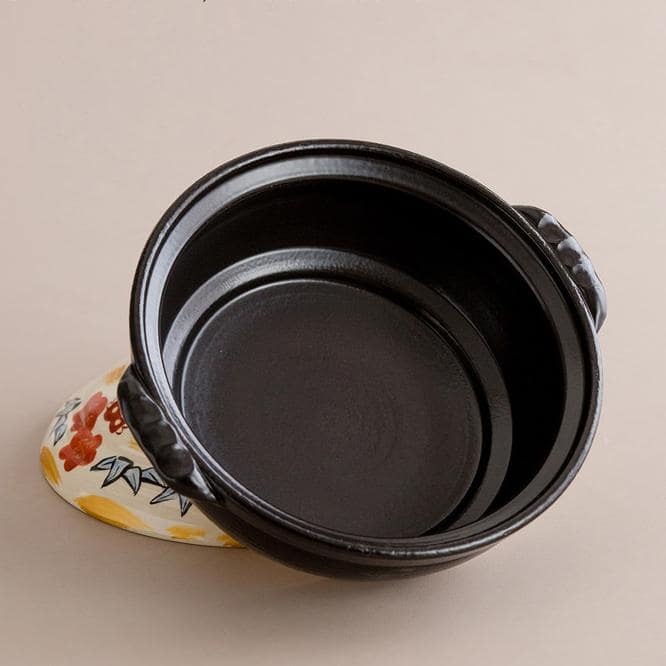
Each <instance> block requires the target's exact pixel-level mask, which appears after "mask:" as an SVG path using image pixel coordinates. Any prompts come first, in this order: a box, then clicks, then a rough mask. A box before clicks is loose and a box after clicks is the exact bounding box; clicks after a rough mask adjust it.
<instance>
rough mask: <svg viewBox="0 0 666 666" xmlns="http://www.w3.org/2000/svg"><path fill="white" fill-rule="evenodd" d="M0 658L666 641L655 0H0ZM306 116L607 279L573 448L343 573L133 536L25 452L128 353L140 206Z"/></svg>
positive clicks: (426, 653) (465, 658)
mask: <svg viewBox="0 0 666 666" xmlns="http://www.w3.org/2000/svg"><path fill="white" fill-rule="evenodd" d="M0 48H1V49H2V53H1V58H0V68H2V80H3V85H2V90H3V93H4V94H3V96H2V99H3V103H2V107H1V108H2V111H1V112H0V113H1V114H2V123H1V125H0V126H1V128H2V129H1V132H2V137H1V143H0V145H1V147H2V161H1V167H0V168H1V169H2V174H1V178H0V190H1V192H0V208H1V211H2V212H1V217H0V220H1V224H2V235H1V236H0V252H1V253H2V256H1V257H0V290H1V310H0V312H1V315H0V320H1V321H2V326H1V328H0V341H1V344H0V354H1V357H0V368H1V369H2V373H1V376H2V381H1V384H0V386H1V387H2V389H1V390H2V394H1V399H0V410H1V412H0V423H1V424H2V430H3V436H2V439H3V442H2V446H1V447H0V475H1V476H0V534H1V536H0V615H1V617H0V638H1V641H0V663H2V664H33V663H34V664H55V665H59V664H68V665H72V666H76V665H78V664H87V665H89V664H100V665H105V664H128V665H133V664H139V663H142V664H160V666H167V665H170V664H209V663H210V664H213V663H216V664H218V663H219V664H227V663H243V664H245V663H249V664H252V663H254V664H271V665H276V666H277V665H279V664H290V665H293V664H310V663H315V664H374V663H377V664H417V663H418V664H420V663H423V664H460V665H464V664H485V663H489V664H507V665H508V664H511V665H512V666H519V665H522V664H525V665H528V664H529V665H533V664H540V665H541V666H546V665H548V664H557V665H561V664H586V665H587V664H604V665H608V664H623V665H626V664H641V665H653V664H654V665H657V664H663V663H666V647H665V645H666V639H665V636H664V633H665V616H666V573H665V556H664V550H665V549H666V524H665V523H666V520H665V518H666V464H665V463H666V436H665V435H664V421H665V418H666V398H665V397H664V390H663V387H664V377H665V376H666V352H665V351H664V327H665V326H666V316H665V315H664V313H663V309H664V304H665V301H666V290H665V288H664V282H665V277H666V258H665V257H666V93H665V88H666V86H665V82H666V3H664V2H663V0H655V1H653V2H652V1H646V0H636V1H634V2H620V1H618V0H610V1H609V0H583V1H582V2H581V1H575V2H574V1H571V2H569V1H561V2H551V1H541V0H538V1H535V0H524V1H516V0H512V1H510V2H491V1H487V2H456V3H453V2H445V1H442V0H438V1H436V2H386V1H383V2H382V1H379V0H377V1H374V2H373V1H366V2H361V1H356V2H355V1H351V0H350V1H347V2H343V1H339V2H327V1H317V2H315V1H310V0H302V1H299V2H296V1H287V0H285V1H283V2H279V1H275V2H269V1H265V2H256V1H252V0H239V1H232V0H207V2H199V1H195V0H177V1H176V0H170V1H167V0H155V1H152V2H146V1H139V0H114V2H107V1H103V0H98V1H91V2H82V1H76V2H74V1H63V0H58V1H53V2H50V1H49V2H46V1H44V0H43V1H41V2H39V1H37V0H15V1H13V2H12V1H10V0H2V2H1V3H0ZM305 137H340V138H360V139H369V140H374V141H380V142H386V143H391V144H395V145H399V146H402V147H405V148H408V149H411V150H414V151H417V152H421V153H424V154H426V155H429V156H431V157H434V158H436V159H438V160H441V161H443V162H445V163H448V164H450V165H451V166H454V167H456V168H458V169H460V170H462V171H464V172H467V173H468V174H470V175H471V176H473V177H475V178H477V179H478V180H480V181H481V182H483V183H485V184H487V185H489V186H490V187H491V188H492V189H494V190H495V191H496V192H497V193H499V194H500V195H501V196H503V197H504V198H505V199H507V200H508V201H510V202H514V203H534V204H537V205H539V206H542V207H544V208H547V209H550V210H552V211H553V212H554V213H555V214H556V215H558V216H559V218H560V219H561V220H562V221H563V223H564V224H565V225H566V226H568V227H569V228H570V229H571V230H572V231H574V233H575V234H576V236H577V237H578V239H579V240H580V242H581V244H582V245H583V246H584V247H585V248H586V249H587V251H588V253H589V254H590V255H591V257H592V259H593V261H594V263H595V264H596V266H597V269H598V271H599V273H600V275H601V276H602V278H603V279H604V281H605V283H606V286H607V289H608V294H609V303H610V314H609V318H608V321H607V323H606V325H605V327H604V329H603V331H602V334H601V344H602V349H603V354H604V361H605V380H606V383H605V398H604V407H603V414H602V419H601V425H600V428H599V431H598V434H597V437H596V441H595V445H594V447H593V449H592V453H591V454H590V456H589V458H588V460H587V462H586V464H585V466H584V468H583V470H582V472H581V473H580V475H579V476H578V478H577V479H576V481H575V482H574V484H573V485H572V486H571V488H570V489H569V490H568V491H567V492H566V494H565V495H564V496H563V497H562V498H561V500H560V501H558V502H557V504H556V505H555V506H554V507H553V508H552V509H550V510H549V511H548V512H547V513H546V514H545V515H543V516H542V517H541V518H540V519H539V520H537V521H536V522H534V523H533V524H531V525H530V526H529V527H527V528H526V529H524V530H523V531H522V532H520V533H519V534H517V535H515V536H514V537H512V538H510V539H509V540H508V541H506V542H504V543H502V544H501V545H500V546H498V547H497V548H495V549H493V550H491V551H490V552H488V553H487V554H485V555H484V556H482V557H479V558H477V559H475V560H474V561H472V562H469V563H467V564H465V565H463V566H460V567H458V568H455V569H452V570H450V571H447V572H443V573H441V574H437V575H434V576H430V577H426V578H422V579H415V580H408V581H403V582H398V583H382V584H355V583H349V582H338V581H331V580H325V579H320V578H316V577H314V576H310V575H306V574H302V573H299V572H296V571H292V570H290V569H287V568H285V567H283V566H281V565H279V564H275V563H273V562H271V561H268V560H266V559H264V558H262V557H260V556H258V555H255V554H252V553H250V552H246V551H235V552H223V551H220V550H217V549H207V548H203V547H193V546H184V545H181V544H177V543H166V542H160V541H156V540H152V539H149V538H145V537H139V536H135V535H132V534H129V533H126V532H123V531H121V530H117V529H114V528H111V527H109V526H106V525H104V524H101V523H98V522H96V521H95V520H92V519H90V518H87V517H85V516H84V515H82V514H81V513H79V512H77V511H75V510H73V509H72V508H70V507H68V506H67V505H66V504H64V503H63V502H62V501H60V500H59V499H57V498H56V496H55V495H54V494H53V493H52V492H51V490H50V489H49V488H48V487H47V485H46V484H45V483H44V481H43V480H42V479H41V476H40V473H39V469H38V465H37V454H38V447H39V442H40V440H41V437H42V435H43V432H44V429H45V427H46V424H47V422H48V420H49V418H50V416H51V414H52V413H53V411H54V409H55V408H56V407H57V406H58V405H59V403H60V402H61V401H62V399H63V398H64V397H65V396H66V395H67V394H68V393H69V392H70V391H73V390H75V389H76V388H77V387H78V386H80V385H82V384H84V383H85V382H86V381H87V380H89V379H90V378H92V377H93V376H95V375H98V374H100V373H101V372H103V371H104V370H106V369H108V368H110V367H111V366H113V364H114V363H115V362H116V361H117V360H118V359H122V358H124V357H125V356H127V355H128V335H127V317H128V292H129V287H130V282H131V279H132V274H133V271H134V267H135V263H136V260H137V258H138V255H139V253H140V251H141V248H142V245H143V242H144V240H145V239H146V237H147V235H148V233H149V232H150V230H151V228H152V227H153V225H154V224H155V223H156V221H157V220H158V219H159V217H160V215H161V214H162V212H163V211H164V209H165V208H166V207H167V206H168V205H169V204H170V203H171V201H172V200H173V199H174V198H175V197H176V196H177V195H178V194H179V193H180V192H181V191H182V190H183V189H184V188H185V187H187V186H188V185H189V184H190V183H191V182H192V181H194V180H195V179H196V178H198V177H199V176H200V175H202V174H203V173H205V172H207V171H208V170H209V169H211V168H213V167H215V166H216V165H218V164H219V163H221V162H224V161H225V160H227V159H229V158H232V157H234V156H236V155H239V154H241V153H244V152H246V151H248V150H251V149H254V148H257V147H260V146H262V145H266V144H271V143H275V142H281V141H285V140H291V139H298V138H305Z"/></svg>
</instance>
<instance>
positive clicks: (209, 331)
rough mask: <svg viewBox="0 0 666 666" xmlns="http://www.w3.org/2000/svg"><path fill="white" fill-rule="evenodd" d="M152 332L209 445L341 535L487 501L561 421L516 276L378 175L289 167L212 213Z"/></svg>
mask: <svg viewBox="0 0 666 666" xmlns="http://www.w3.org/2000/svg"><path fill="white" fill-rule="evenodd" d="M159 329H160V338H161V343H162V351H163V359H164V365H165V368H166V370H167V374H168V376H169V379H170V382H171V387H172V390H173V392H174V395H175V396H176V398H177V401H178V404H179V406H180V409H181V411H182V414H183V416H184V417H185V419H186V421H187V422H188V424H189V425H190V427H191V429H192V431H193V432H194V434H195V435H196V436H197V438H198V439H199V441H200V443H201V444H202V446H203V447H204V448H206V450H207V451H208V452H209V453H210V455H211V456H212V457H213V458H214V459H215V460H216V461H218V463H219V464H220V465H221V466H222V467H223V468H224V469H225V470H226V471H227V472H228V473H229V474H230V475H231V476H232V477H234V478H235V479H236V480H237V481H238V482H239V483H241V484H242V485H244V486H245V487H246V488H247V489H248V490H249V491H250V492H252V493H254V494H256V495H257V496H259V497H261V498H262V499H264V500H266V501H268V502H269V503H271V504H273V505H274V506H276V507H277V508H279V509H281V510H284V511H286V512H287V513H290V514H292V515H294V516H296V517H297V518H302V519H304V520H307V521H309V522H313V523H316V524H318V525H321V526H323V527H326V528H329V529H335V530H338V531H341V532H346V533H350V534H360V535H363V536H371V537H384V536H386V537H392V536H395V537H405V536H407V537H411V536H420V535H423V534H426V533H437V532H440V531H442V530H445V529H447V528H448V527H450V526H451V525H455V526H459V525H461V524H466V523H468V522H470V521H472V520H475V519H477V518H479V517H480V516H481V515H488V514H489V513H491V512H493V511H494V510H495V509H497V508H499V507H501V506H503V505H505V504H506V503H507V502H509V501H510V500H511V499H512V498H514V497H515V496H516V495H518V494H519V493H520V492H521V491H522V490H523V489H524V488H525V487H526V486H527V485H528V484H529V483H530V481H531V480H532V479H533V478H534V476H535V475H536V473H537V472H538V471H539V470H540V469H541V467H542V465H543V464H544V461H545V460H546V458H547V457H548V456H549V454H550V453H551V449H552V447H553V443H554V441H555V439H556V436H557V433H558V430H559V428H560V424H561V420H562V413H563V402H564V399H563V398H564V392H565V381H564V373H563V368H562V359H561V354H560V348H559V345H558V340H557V336H556V333H555V331H554V329H553V327H552V325H551V323H550V321H549V318H548V317H547V316H546V313H545V311H544V307H543V305H542V304H541V302H540V301H539V299H538V298H537V296H536V295H535V293H534V291H533V290H532V288H531V287H530V285H529V283H528V282H527V281H526V279H525V278H524V276H523V275H522V273H521V272H520V271H519V270H518V269H517V268H516V267H515V266H514V264H513V263H512V261H511V260H510V259H509V258H508V257H507V256H506V255H505V253H504V252H503V251H502V250H501V249H500V248H499V247H498V246H497V245H496V244H494V243H492V242H491V241H490V240H489V239H487V238H486V237H485V236H483V235H482V234H481V233H480V232H479V231H478V230H477V229H475V228H474V227H473V225H471V224H469V223H468V221H466V220H464V219H462V218H461V217H458V216H456V215H453V214H452V213H451V212H449V211H448V210H446V209H445V208H443V207H441V206H439V205H436V204H435V203H432V202H430V201H427V200H425V199H424V198H421V197H420V196H416V195H414V194H412V193H408V192H405V191H402V190H398V189H394V188H391V187H388V186H385V185H382V184H377V183H372V182H361V181H354V180H345V179H336V178H313V179H310V180H301V181H292V182H289V183H286V184H281V185H279V186H273V187H270V188H265V189H263V190H261V191H260V192H258V193H254V194H252V195H251V196H247V197H246V198H244V199H242V200H241V201H238V202H237V203H235V204H234V205H232V206H228V207H226V208H224V209H223V210H222V211H220V212H219V213H217V214H216V215H213V216H212V217H210V219H209V220H208V221H207V222H206V223H205V224H204V225H203V226H202V227H201V228H200V229H199V231H198V232H197V233H196V235H195V236H194V237H193V238H191V239H189V241H188V242H187V244H186V245H185V246H184V247H183V248H182V249H180V250H179V253H178V255H177V257H176V258H175V260H174V261H173V263H172V266H171V270H170V272H169V274H168V278H167V280H166V282H165V284H164V287H163V291H162V300H161V308H160V313H159ZM493 414H495V415H496V417H495V416H494V415H493ZM495 418H496V420H495ZM493 451H503V452H504V453H503V454H497V453H495V454H494V455H495V458H493ZM509 452H510V459H509V455H508V454H509ZM502 456H504V457H505V459H506V460H505V464H503V463H502ZM491 463H492V464H491ZM484 484H485V485H484ZM484 492H485V495H484V496H483V497H482V498H480V495H483V494H484Z"/></svg>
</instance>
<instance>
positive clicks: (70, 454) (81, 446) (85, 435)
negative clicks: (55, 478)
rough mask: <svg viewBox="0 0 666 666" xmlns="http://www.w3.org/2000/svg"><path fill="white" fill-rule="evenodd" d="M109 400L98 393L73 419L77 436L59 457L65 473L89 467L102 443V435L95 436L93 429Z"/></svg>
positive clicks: (73, 429) (73, 426) (63, 449)
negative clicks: (62, 461)
mask: <svg viewBox="0 0 666 666" xmlns="http://www.w3.org/2000/svg"><path fill="white" fill-rule="evenodd" d="M107 402H108V400H107V399H106V398H105V397H104V396H103V395H102V393H101V391H98V392H97V393H95V394H94V395H92V396H90V398H89V399H88V402H86V404H85V405H84V406H83V407H82V408H81V409H79V410H78V411H77V412H76V413H75V414H74V416H73V417H72V428H71V430H72V432H74V433H75V435H74V436H73V437H72V439H71V441H70V442H69V444H67V446H63V447H62V449H60V452H59V453H58V457H60V458H61V459H62V460H64V461H65V465H64V467H65V471H66V472H71V471H72V470H73V469H74V468H75V467H78V466H79V465H89V464H90V463H91V462H92V461H93V460H94V459H95V454H96V453H97V448H98V447H99V445H100V444H101V443H102V435H93V433H92V429H93V428H94V427H95V423H97V419H98V418H99V415H100V414H101V413H102V412H103V411H104V408H105V407H106V403H107Z"/></svg>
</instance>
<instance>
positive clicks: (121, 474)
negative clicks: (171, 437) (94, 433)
mask: <svg viewBox="0 0 666 666" xmlns="http://www.w3.org/2000/svg"><path fill="white" fill-rule="evenodd" d="M90 470H91V471H93V472H98V471H105V472H107V475H106V478H105V479H104V481H102V488H106V486H108V485H109V484H111V483H113V482H114V481H117V480H118V479H123V481H125V483H127V485H128V486H129V487H130V488H131V489H132V492H133V493H134V494H135V495H136V494H137V493H138V492H139V490H140V489H141V485H142V484H143V483H148V484H150V485H153V486H157V487H159V488H161V490H160V492H159V493H158V494H157V495H155V497H153V498H152V499H151V500H150V503H151V504H160V503H161V502H166V501H167V500H172V499H176V498H177V499H178V503H179V505H180V515H181V516H184V515H185V514H186V513H187V511H188V509H189V508H190V507H191V506H192V502H190V500H189V499H187V497H183V496H182V495H179V494H178V493H177V492H176V491H175V490H172V489H171V488H169V486H167V484H166V483H164V481H163V479H162V477H161V476H160V475H159V474H158V473H157V471H156V470H155V468H154V467H144V468H141V467H139V466H138V465H136V464H135V463H134V461H133V460H130V459H129V458H126V457H125V456H109V457H107V458H103V459H102V460H100V461H99V462H98V463H96V464H95V465H93V466H92V467H91V468H90Z"/></svg>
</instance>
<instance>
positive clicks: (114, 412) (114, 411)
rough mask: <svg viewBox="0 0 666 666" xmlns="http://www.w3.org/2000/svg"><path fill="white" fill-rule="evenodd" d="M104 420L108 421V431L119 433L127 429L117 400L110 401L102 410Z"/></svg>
mask: <svg viewBox="0 0 666 666" xmlns="http://www.w3.org/2000/svg"><path fill="white" fill-rule="evenodd" d="M104 420H105V421H108V422H109V431H110V432H112V433H114V434H115V435H120V434H121V433H122V432H123V430H126V429H127V423H125V419H124V418H123V415H122V414H121V412H120V405H119V404H118V401H117V400H114V401H113V402H110V403H109V404H108V405H107V406H106V409H105V410H104Z"/></svg>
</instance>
